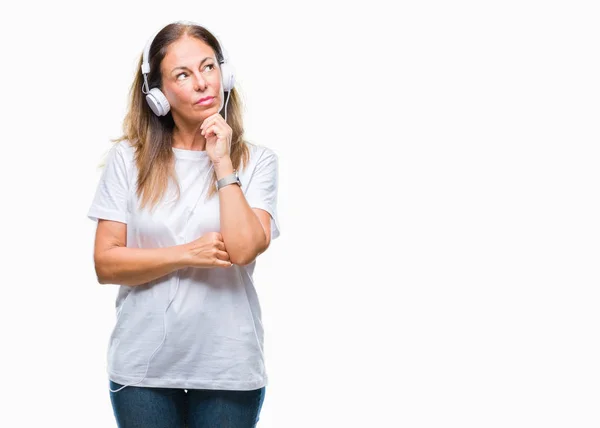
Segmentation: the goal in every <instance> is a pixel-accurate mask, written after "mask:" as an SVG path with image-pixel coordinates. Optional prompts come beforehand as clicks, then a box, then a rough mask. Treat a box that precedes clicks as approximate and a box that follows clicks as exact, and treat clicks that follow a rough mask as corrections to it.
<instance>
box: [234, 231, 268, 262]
mask: <svg viewBox="0 0 600 428" xmlns="http://www.w3.org/2000/svg"><path fill="white" fill-rule="evenodd" d="M263 236H264V235H263ZM257 241H258V243H257V244H256V245H254V246H248V247H244V248H240V249H239V250H238V251H234V252H233V254H232V253H229V261H230V262H231V263H233V264H234V265H240V266H244V265H249V264H250V263H252V262H253V261H255V260H256V258H257V257H258V256H259V255H260V254H262V253H264V252H265V250H266V249H267V246H268V244H267V242H266V239H260V240H257Z"/></svg>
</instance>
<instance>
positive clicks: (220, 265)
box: [214, 260, 233, 267]
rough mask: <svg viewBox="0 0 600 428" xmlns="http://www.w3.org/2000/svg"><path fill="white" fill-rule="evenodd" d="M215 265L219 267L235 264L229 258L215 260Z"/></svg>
mask: <svg viewBox="0 0 600 428" xmlns="http://www.w3.org/2000/svg"><path fill="white" fill-rule="evenodd" d="M214 265H215V266H217V267H231V266H232V265H233V264H232V263H231V262H230V261H227V260H215V262H214Z"/></svg>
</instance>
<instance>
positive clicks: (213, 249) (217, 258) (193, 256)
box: [184, 232, 232, 268]
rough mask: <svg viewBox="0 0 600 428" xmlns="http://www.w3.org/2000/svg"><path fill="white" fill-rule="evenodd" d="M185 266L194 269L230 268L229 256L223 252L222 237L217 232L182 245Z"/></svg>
mask: <svg viewBox="0 0 600 428" xmlns="http://www.w3.org/2000/svg"><path fill="white" fill-rule="evenodd" d="M184 247H185V256H184V263H185V265H186V266H190V267H196V268H213V267H230V266H232V263H231V262H230V261H229V254H228V253H227V251H226V250H225V243H224V242H223V237H222V236H221V234H220V233H218V232H210V233H207V234H205V235H202V236H201V237H200V238H198V239H196V240H195V241H192V242H189V243H187V244H185V245H184Z"/></svg>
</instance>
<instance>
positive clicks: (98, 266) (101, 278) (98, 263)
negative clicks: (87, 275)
mask: <svg viewBox="0 0 600 428" xmlns="http://www.w3.org/2000/svg"><path fill="white" fill-rule="evenodd" d="M105 266H106V264H105V263H103V261H102V259H100V258H99V257H94V269H95V271H96V279H97V281H98V284H111V282H110V275H109V273H108V272H107V270H106V267H105Z"/></svg>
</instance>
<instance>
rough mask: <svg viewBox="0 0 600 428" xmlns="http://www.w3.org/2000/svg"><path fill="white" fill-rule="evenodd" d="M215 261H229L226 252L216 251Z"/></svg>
mask: <svg viewBox="0 0 600 428" xmlns="http://www.w3.org/2000/svg"><path fill="white" fill-rule="evenodd" d="M216 256H217V259H219V260H227V261H229V253H228V252H227V251H217V254H216Z"/></svg>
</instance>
